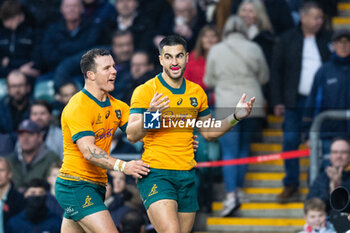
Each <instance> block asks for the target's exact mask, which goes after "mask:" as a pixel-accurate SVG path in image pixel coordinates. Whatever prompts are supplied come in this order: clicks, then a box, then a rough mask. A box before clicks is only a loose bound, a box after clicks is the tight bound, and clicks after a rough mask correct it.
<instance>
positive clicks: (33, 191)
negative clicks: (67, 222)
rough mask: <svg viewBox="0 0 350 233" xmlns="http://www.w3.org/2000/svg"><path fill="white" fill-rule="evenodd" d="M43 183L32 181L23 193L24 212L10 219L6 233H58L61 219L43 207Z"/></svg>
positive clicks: (37, 180)
mask: <svg viewBox="0 0 350 233" xmlns="http://www.w3.org/2000/svg"><path fill="white" fill-rule="evenodd" d="M45 188H46V187H45V181H44V180H41V179H33V180H31V181H30V182H29V183H28V185H27V189H26V191H25V193H24V197H25V200H26V204H25V206H24V210H23V211H22V212H20V213H19V214H18V215H16V216H14V217H13V218H11V219H10V221H9V222H8V224H7V226H6V232H7V233H29V232H50V233H59V232H60V228H61V221H62V220H61V218H60V217H58V216H57V215H55V214H54V213H52V212H51V210H49V209H48V208H47V207H46V205H45V200H46V189H45Z"/></svg>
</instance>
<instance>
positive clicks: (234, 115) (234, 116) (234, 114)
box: [233, 113, 240, 121]
mask: <svg viewBox="0 0 350 233" xmlns="http://www.w3.org/2000/svg"><path fill="white" fill-rule="evenodd" d="M233 118H235V120H236V121H240V120H238V119H237V117H236V113H233Z"/></svg>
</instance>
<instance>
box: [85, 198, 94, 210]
mask: <svg viewBox="0 0 350 233" xmlns="http://www.w3.org/2000/svg"><path fill="white" fill-rule="evenodd" d="M93 204H94V203H92V202H91V197H90V196H89V195H87V196H86V198H85V204H84V205H83V208H85V207H89V206H91V205H93Z"/></svg>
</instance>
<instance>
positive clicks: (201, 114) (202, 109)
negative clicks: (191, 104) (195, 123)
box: [198, 87, 211, 117]
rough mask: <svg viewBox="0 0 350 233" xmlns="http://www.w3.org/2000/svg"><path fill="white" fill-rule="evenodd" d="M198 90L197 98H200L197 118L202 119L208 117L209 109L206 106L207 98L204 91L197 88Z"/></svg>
mask: <svg viewBox="0 0 350 233" xmlns="http://www.w3.org/2000/svg"><path fill="white" fill-rule="evenodd" d="M199 88H200V90H199V91H198V94H199V98H200V103H201V104H200V107H199V113H198V117H204V116H207V115H209V114H210V113H211V112H210V109H209V106H208V98H207V94H206V93H205V92H204V90H203V89H202V88H201V87H199Z"/></svg>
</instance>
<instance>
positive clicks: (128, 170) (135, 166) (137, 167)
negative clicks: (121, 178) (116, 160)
mask: <svg viewBox="0 0 350 233" xmlns="http://www.w3.org/2000/svg"><path fill="white" fill-rule="evenodd" d="M149 171H150V170H149V165H148V164H146V163H144V162H142V160H131V161H129V162H127V163H126V164H125V168H124V171H123V172H124V173H125V174H126V175H131V176H133V177H135V178H140V179H141V178H142V176H143V175H147V174H148V173H149Z"/></svg>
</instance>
